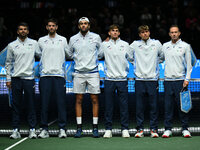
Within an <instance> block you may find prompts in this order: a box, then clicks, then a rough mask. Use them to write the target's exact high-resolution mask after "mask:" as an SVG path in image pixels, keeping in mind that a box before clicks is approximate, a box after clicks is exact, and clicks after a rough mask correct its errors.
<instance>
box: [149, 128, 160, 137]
mask: <svg viewBox="0 0 200 150" xmlns="http://www.w3.org/2000/svg"><path fill="white" fill-rule="evenodd" d="M151 137H152V138H158V137H159V135H158V133H157V130H151Z"/></svg>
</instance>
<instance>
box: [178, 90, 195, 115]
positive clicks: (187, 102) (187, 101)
mask: <svg viewBox="0 0 200 150" xmlns="http://www.w3.org/2000/svg"><path fill="white" fill-rule="evenodd" d="M180 104H181V111H182V112H184V113H188V112H189V111H190V110H191V109H192V99H191V94H190V91H189V90H188V89H187V88H183V89H182V90H181V92H180Z"/></svg>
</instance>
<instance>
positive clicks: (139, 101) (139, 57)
mask: <svg viewBox="0 0 200 150" xmlns="http://www.w3.org/2000/svg"><path fill="white" fill-rule="evenodd" d="M138 32H139V36H140V38H141V40H138V41H134V42H133V43H132V44H131V45H130V47H131V48H130V49H131V51H130V52H131V53H132V54H134V68H135V70H134V72H135V77H136V80H135V94H136V122H137V133H136V134H135V137H136V138H140V137H143V136H144V134H143V129H144V111H145V97H146V96H148V102H149V109H150V130H151V137H153V138H156V137H159V135H158V133H157V129H158V100H157V94H158V77H159V57H161V56H162V51H161V49H162V44H161V43H160V42H159V41H158V40H154V39H151V38H150V30H149V27H148V26H147V25H142V26H140V27H139V28H138Z"/></svg>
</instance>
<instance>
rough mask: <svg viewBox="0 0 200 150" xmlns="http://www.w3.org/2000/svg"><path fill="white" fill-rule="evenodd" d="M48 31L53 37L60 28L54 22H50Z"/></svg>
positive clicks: (47, 27)
mask: <svg viewBox="0 0 200 150" xmlns="http://www.w3.org/2000/svg"><path fill="white" fill-rule="evenodd" d="M46 29H47V30H48V32H49V34H50V35H53V34H55V33H56V30H57V29H58V26H57V25H56V24H55V23H54V22H49V23H48V24H47V25H46Z"/></svg>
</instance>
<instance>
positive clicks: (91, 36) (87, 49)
mask: <svg viewBox="0 0 200 150" xmlns="http://www.w3.org/2000/svg"><path fill="white" fill-rule="evenodd" d="M78 28H79V29H80V32H79V33H77V34H76V35H74V36H72V37H71V38H70V41H69V51H68V56H69V57H70V58H72V59H73V60H74V62H75V67H74V69H75V73H74V82H73V84H74V87H73V91H74V93H75V94H76V106H75V109H76V120H77V132H76V134H75V136H74V137H75V138H80V137H81V136H82V101H83V94H85V93H86V90H87V92H88V93H90V97H91V100H92V107H93V137H95V138H98V137H99V133H98V110H99V103H98V94H99V93H100V77H99V72H98V50H99V47H100V44H101V38H100V36H99V35H98V34H95V33H93V32H90V31H89V29H90V21H89V19H88V18H87V17H82V18H80V19H79V21H78Z"/></svg>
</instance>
